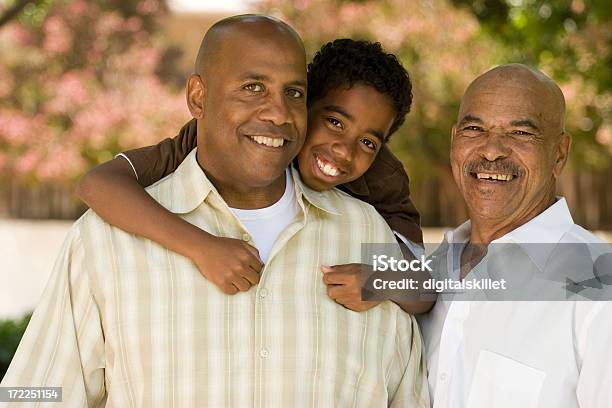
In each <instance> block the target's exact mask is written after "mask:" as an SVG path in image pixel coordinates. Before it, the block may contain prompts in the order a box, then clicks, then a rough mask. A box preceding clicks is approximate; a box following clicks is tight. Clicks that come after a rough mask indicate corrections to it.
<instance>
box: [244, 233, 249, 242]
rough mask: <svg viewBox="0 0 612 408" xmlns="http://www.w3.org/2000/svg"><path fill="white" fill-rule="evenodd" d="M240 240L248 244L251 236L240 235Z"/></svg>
mask: <svg viewBox="0 0 612 408" xmlns="http://www.w3.org/2000/svg"><path fill="white" fill-rule="evenodd" d="M242 240H243V241H246V242H249V241H250V240H251V236H250V235H249V234H242Z"/></svg>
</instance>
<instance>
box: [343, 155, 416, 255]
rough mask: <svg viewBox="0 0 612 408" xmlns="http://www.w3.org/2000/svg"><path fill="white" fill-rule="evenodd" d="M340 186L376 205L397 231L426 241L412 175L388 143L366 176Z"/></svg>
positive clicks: (414, 240) (411, 237)
mask: <svg viewBox="0 0 612 408" xmlns="http://www.w3.org/2000/svg"><path fill="white" fill-rule="evenodd" d="M339 187H340V188H341V189H342V190H344V191H346V192H348V193H349V194H351V195H352V196H354V197H356V198H359V199H360V200H362V201H365V202H367V203H369V204H371V205H372V206H373V207H374V208H376V211H378V213H379V214H380V215H381V216H382V217H383V218H384V219H385V221H387V224H389V227H390V228H391V229H392V230H393V231H396V232H399V233H400V234H402V235H403V236H405V237H406V238H408V239H409V240H411V241H412V242H415V243H418V244H422V243H423V231H422V230H421V216H420V214H419V211H418V210H417V209H416V207H415V205H414V203H413V202H412V200H411V199H410V181H409V179H408V174H406V170H404V166H403V165H402V162H401V161H400V160H399V159H398V158H397V157H395V155H393V153H391V150H389V148H388V147H387V146H386V145H385V146H383V147H382V149H381V150H380V152H379V153H378V155H377V156H376V159H375V160H374V163H372V166H370V168H369V169H368V171H367V172H366V173H365V174H364V175H363V176H361V177H360V178H358V179H357V180H354V181H352V182H350V183H347V184H344V185H342V186H339Z"/></svg>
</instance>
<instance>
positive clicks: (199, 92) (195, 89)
mask: <svg viewBox="0 0 612 408" xmlns="http://www.w3.org/2000/svg"><path fill="white" fill-rule="evenodd" d="M205 100H206V85H205V84H204V81H203V80H202V77H200V76H199V75H198V74H192V75H191V76H190V77H189V80H188V81H187V106H188V107H189V111H190V112H191V115H192V116H193V117H194V118H196V119H203V118H204V104H205V103H206V102H205Z"/></svg>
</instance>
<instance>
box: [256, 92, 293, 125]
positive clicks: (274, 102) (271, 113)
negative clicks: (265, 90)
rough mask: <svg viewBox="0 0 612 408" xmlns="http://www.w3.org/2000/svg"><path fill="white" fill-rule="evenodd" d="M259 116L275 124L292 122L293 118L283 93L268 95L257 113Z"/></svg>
mask: <svg viewBox="0 0 612 408" xmlns="http://www.w3.org/2000/svg"><path fill="white" fill-rule="evenodd" d="M259 118H260V119H261V120H264V121H268V122H272V123H273V124H274V125H276V126H282V125H285V124H287V123H293V121H294V118H293V114H292V112H291V110H290V109H289V106H288V105H287V101H286V100H285V96H284V95H268V97H267V98H266V101H265V102H264V105H263V107H262V109H261V111H260V113H259Z"/></svg>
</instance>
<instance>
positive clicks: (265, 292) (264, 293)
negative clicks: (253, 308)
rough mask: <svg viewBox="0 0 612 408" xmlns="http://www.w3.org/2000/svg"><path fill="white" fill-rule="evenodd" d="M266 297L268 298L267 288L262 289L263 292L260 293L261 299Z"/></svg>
mask: <svg viewBox="0 0 612 408" xmlns="http://www.w3.org/2000/svg"><path fill="white" fill-rule="evenodd" d="M266 296H268V290H267V289H265V288H264V289H261V290H260V291H259V297H260V298H261V299H263V298H265V297H266Z"/></svg>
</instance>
